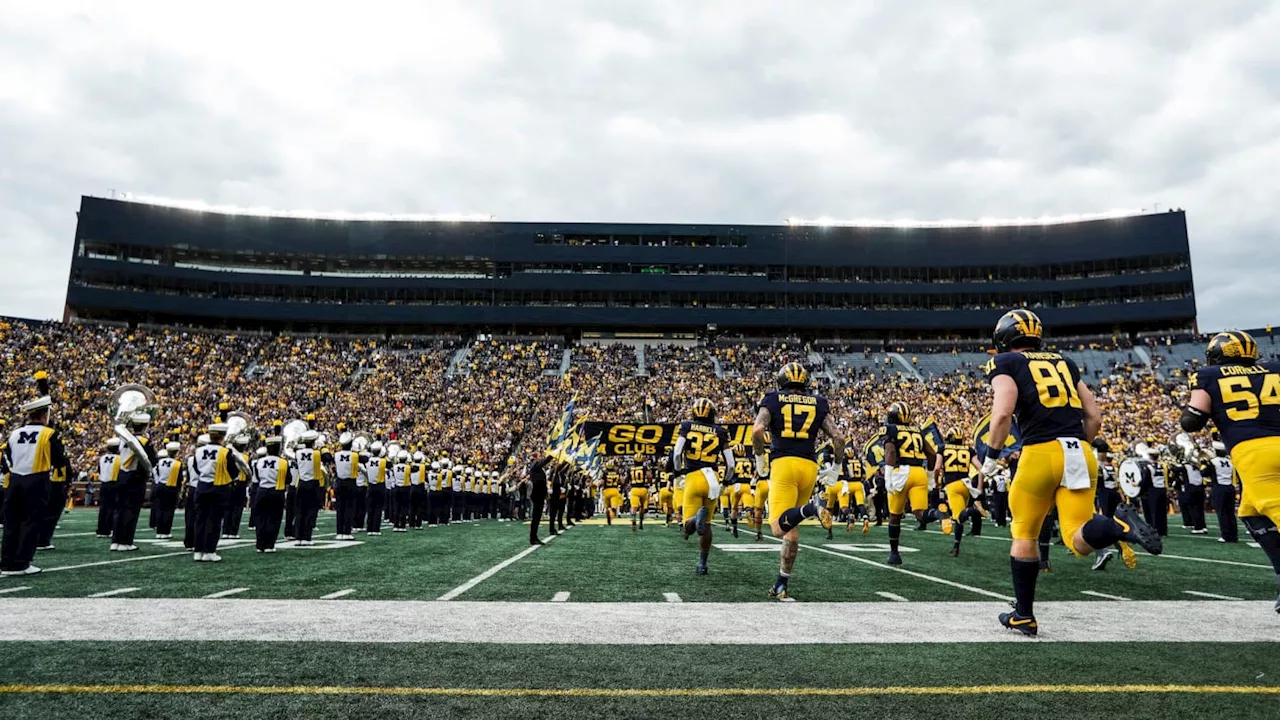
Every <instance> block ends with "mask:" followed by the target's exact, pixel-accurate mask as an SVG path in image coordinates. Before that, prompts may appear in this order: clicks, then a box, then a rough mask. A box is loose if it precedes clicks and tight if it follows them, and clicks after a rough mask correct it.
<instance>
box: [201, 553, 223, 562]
mask: <svg viewBox="0 0 1280 720" xmlns="http://www.w3.org/2000/svg"><path fill="white" fill-rule="evenodd" d="M204 561H205V562H222V556H221V555H219V554H218V553H206V554H205V556H204Z"/></svg>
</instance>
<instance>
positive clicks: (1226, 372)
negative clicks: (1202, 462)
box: [1191, 362, 1280, 450]
mask: <svg viewBox="0 0 1280 720" xmlns="http://www.w3.org/2000/svg"><path fill="white" fill-rule="evenodd" d="M1191 389H1192V390H1196V389H1200V390H1204V391H1205V392H1207V393H1209V399H1210V400H1211V401H1212V403H1213V404H1212V405H1211V407H1212V410H1211V412H1210V417H1212V418H1213V424H1214V426H1216V427H1217V428H1218V432H1220V433H1222V442H1223V443H1224V444H1225V445H1226V446H1227V450H1230V449H1231V448H1233V447H1235V446H1236V445H1239V444H1240V443H1242V442H1244V441H1246V440H1256V439H1258V438H1265V437H1276V436H1280V363H1274V362H1267V363H1258V364H1256V365H1247V366H1246V365H1213V366H1210V367H1206V368H1201V369H1200V370H1197V371H1196V374H1195V375H1193V376H1191Z"/></svg>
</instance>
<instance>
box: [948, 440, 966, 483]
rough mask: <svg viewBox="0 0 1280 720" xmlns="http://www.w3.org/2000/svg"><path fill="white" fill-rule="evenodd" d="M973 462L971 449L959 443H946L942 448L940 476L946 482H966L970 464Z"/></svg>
mask: <svg viewBox="0 0 1280 720" xmlns="http://www.w3.org/2000/svg"><path fill="white" fill-rule="evenodd" d="M972 460H973V448H972V447H970V446H969V445H966V444H964V443H961V444H959V445H953V444H951V443H947V444H945V445H943V446H942V476H943V478H944V479H945V481H946V482H954V481H956V480H966V479H968V477H969V469H970V462H971V461H972Z"/></svg>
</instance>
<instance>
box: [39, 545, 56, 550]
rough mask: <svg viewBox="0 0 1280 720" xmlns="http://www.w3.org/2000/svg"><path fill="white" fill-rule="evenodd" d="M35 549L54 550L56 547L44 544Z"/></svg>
mask: <svg viewBox="0 0 1280 720" xmlns="http://www.w3.org/2000/svg"><path fill="white" fill-rule="evenodd" d="M36 549H37V550H56V549H57V548H55V547H54V546H52V545H45V546H43V547H38V548H36Z"/></svg>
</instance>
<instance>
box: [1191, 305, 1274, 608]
mask: <svg viewBox="0 0 1280 720" xmlns="http://www.w3.org/2000/svg"><path fill="white" fill-rule="evenodd" d="M1204 355H1205V361H1206V362H1207V363H1208V364H1209V366H1208V367H1205V368H1201V369H1200V370H1197V371H1196V374H1195V375H1193V376H1192V377H1191V400H1190V402H1188V403H1187V406H1186V407H1185V408H1183V410H1182V417H1181V419H1180V424H1181V425H1182V429H1183V430H1186V431H1187V432H1196V431H1197V430H1201V429H1203V428H1204V426H1205V425H1206V424H1207V423H1208V422H1209V421H1210V420H1213V424H1214V426H1215V427H1217V428H1218V432H1219V433H1220V434H1221V435H1222V442H1223V444H1224V445H1226V450H1227V451H1228V452H1229V453H1230V454H1231V464H1232V465H1234V466H1235V471H1236V474H1238V475H1239V476H1240V487H1241V491H1240V511H1239V514H1240V522H1242V523H1244V527H1245V529H1246V530H1247V531H1248V532H1249V534H1250V535H1252V536H1253V539H1254V541H1255V542H1257V543H1258V547H1260V548H1261V549H1262V551H1263V552H1264V553H1266V554H1267V559H1268V560H1270V561H1271V567H1272V568H1273V569H1274V570H1275V571H1276V583H1277V585H1280V530H1277V525H1278V524H1280V363H1275V362H1264V363H1260V362H1258V343H1256V342H1254V339H1253V338H1252V337H1250V336H1249V334H1248V333H1245V332H1241V331H1239V330H1232V331H1230V332H1222V333H1218V334H1217V335H1214V336H1213V339H1212V340H1210V341H1209V347H1208V348H1207V349H1206V350H1205V353H1204ZM1275 609H1276V612H1278V613H1280V596H1278V597H1277V598H1276V604H1275Z"/></svg>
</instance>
